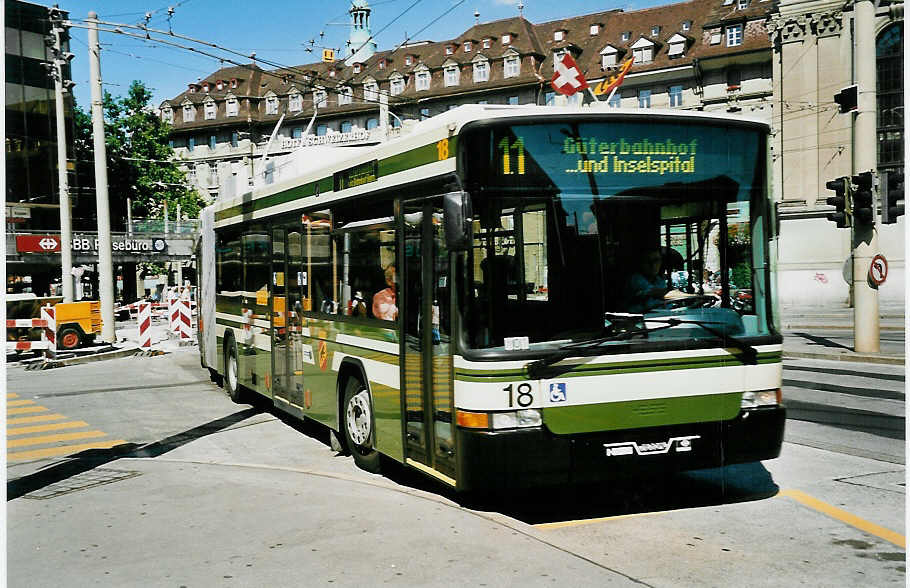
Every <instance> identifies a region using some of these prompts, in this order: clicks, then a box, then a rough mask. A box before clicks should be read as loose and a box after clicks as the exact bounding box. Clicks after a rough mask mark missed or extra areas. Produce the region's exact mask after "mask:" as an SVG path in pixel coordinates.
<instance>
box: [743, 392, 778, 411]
mask: <svg viewBox="0 0 910 588" xmlns="http://www.w3.org/2000/svg"><path fill="white" fill-rule="evenodd" d="M780 403H781V392H780V388H774V389H773V390H756V391H754V392H753V391H750V392H743V399H742V402H740V405H739V406H740V408H758V407H759V406H776V405H778V404H780Z"/></svg>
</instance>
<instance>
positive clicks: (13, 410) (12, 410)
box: [6, 406, 47, 422]
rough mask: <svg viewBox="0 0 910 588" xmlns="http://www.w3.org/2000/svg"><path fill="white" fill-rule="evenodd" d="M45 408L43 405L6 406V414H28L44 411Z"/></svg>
mask: <svg viewBox="0 0 910 588" xmlns="http://www.w3.org/2000/svg"><path fill="white" fill-rule="evenodd" d="M45 410H47V409H46V408H45V407H43V406H18V407H15V408H7V409H6V414H7V415H11V414H28V413H30V412H44V411H45ZM7 422H9V421H7Z"/></svg>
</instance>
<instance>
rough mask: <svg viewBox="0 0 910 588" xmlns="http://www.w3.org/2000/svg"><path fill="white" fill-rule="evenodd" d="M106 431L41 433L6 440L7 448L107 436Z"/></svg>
mask: <svg viewBox="0 0 910 588" xmlns="http://www.w3.org/2000/svg"><path fill="white" fill-rule="evenodd" d="M106 436H107V433H105V432H104V431H79V432H77V433H60V434H59V435H41V436H39V437H28V438H27V439H14V440H12V441H7V442H6V448H7V449H9V448H11V447H26V446H28V445H41V444H44V443H57V442H59V441H74V440H76V439H91V438H92V437H106Z"/></svg>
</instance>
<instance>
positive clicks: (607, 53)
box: [600, 45, 619, 69]
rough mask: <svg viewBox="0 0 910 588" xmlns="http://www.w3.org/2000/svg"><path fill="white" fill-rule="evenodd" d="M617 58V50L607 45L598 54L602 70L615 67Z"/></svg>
mask: <svg viewBox="0 0 910 588" xmlns="http://www.w3.org/2000/svg"><path fill="white" fill-rule="evenodd" d="M618 57H619V50H618V49H617V48H616V47H614V46H612V45H607V46H606V47H604V49H603V51H601V52H600V66H601V67H602V68H603V69H607V68H609V67H616V64H617V58H618Z"/></svg>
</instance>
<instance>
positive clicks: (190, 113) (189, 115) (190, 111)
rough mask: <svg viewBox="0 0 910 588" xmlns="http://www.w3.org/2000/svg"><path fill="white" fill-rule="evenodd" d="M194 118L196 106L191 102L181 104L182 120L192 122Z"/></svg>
mask: <svg viewBox="0 0 910 588" xmlns="http://www.w3.org/2000/svg"><path fill="white" fill-rule="evenodd" d="M195 120H196V107H195V106H193V105H192V104H184V105H183V122H185V123H187V122H193V121H195Z"/></svg>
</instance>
